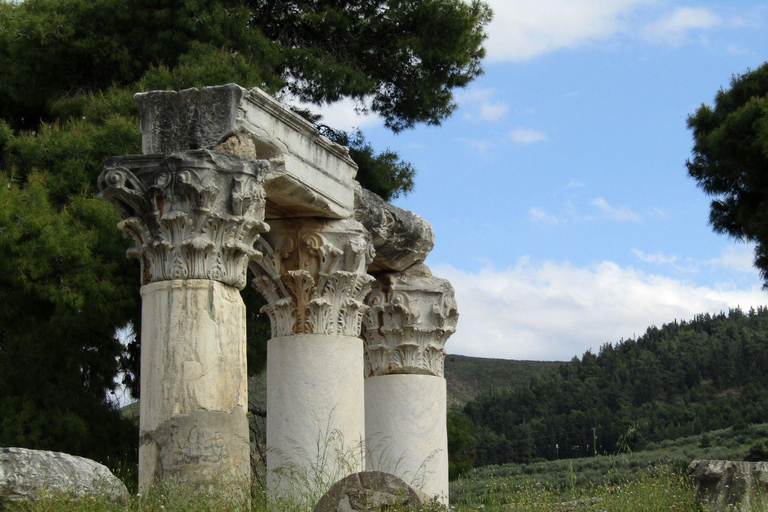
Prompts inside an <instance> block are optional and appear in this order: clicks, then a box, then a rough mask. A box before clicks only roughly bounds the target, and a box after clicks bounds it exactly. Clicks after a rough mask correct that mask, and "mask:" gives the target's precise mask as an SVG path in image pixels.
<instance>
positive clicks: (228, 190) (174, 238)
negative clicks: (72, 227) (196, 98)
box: [99, 150, 269, 289]
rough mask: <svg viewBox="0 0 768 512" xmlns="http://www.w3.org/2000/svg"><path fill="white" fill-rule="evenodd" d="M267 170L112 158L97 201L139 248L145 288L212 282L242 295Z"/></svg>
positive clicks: (261, 165) (238, 161)
mask: <svg viewBox="0 0 768 512" xmlns="http://www.w3.org/2000/svg"><path fill="white" fill-rule="evenodd" d="M268 165H269V164H268V163H267V162H265V161H259V160H256V161H250V160H245V159H242V158H239V157H235V156H231V155H225V154H222V153H215V152H212V151H207V150H194V151H186V152H182V153H175V154H172V155H170V156H163V155H145V156H139V155H135V156H126V157H119V158H114V159H112V160H110V161H109V162H107V165H106V166H105V168H104V171H103V172H102V173H101V176H99V190H100V191H101V193H100V194H99V197H100V198H102V199H105V200H108V201H110V202H111V203H112V204H113V205H114V206H115V208H116V209H117V211H118V212H119V213H120V215H121V216H122V217H123V220H122V221H121V222H120V224H118V227H119V228H120V230H122V231H125V232H127V233H128V234H130V235H131V236H132V237H133V239H134V241H135V242H136V245H135V247H133V248H132V249H130V250H129V251H128V256H131V257H136V258H138V259H139V260H140V261H141V280H142V284H148V283H151V282H155V281H168V280H172V279H210V280H214V281H220V282H222V283H225V284H228V285H231V286H235V287H237V288H239V289H242V288H243V287H244V286H245V283H246V272H247V268H248V261H249V260H250V259H251V258H257V257H259V256H260V253H259V252H258V251H256V249H254V244H255V243H256V240H257V239H258V237H259V234H260V233H263V232H265V231H267V230H268V229H269V227H268V226H267V225H266V224H265V223H264V203H265V196H264V189H263V187H262V181H263V179H262V171H263V170H264V169H265V167H266V166H268Z"/></svg>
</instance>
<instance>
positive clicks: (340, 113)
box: [280, 95, 382, 132]
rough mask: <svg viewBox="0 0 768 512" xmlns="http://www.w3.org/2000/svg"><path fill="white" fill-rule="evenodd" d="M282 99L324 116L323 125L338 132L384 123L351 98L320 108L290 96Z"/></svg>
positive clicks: (363, 105)
mask: <svg viewBox="0 0 768 512" xmlns="http://www.w3.org/2000/svg"><path fill="white" fill-rule="evenodd" d="M280 99H281V101H283V102H285V103H287V104H289V105H294V106H296V107H299V108H305V109H308V110H310V111H311V112H314V113H315V114H320V115H321V116H322V120H321V123H323V124H326V125H328V126H330V127H331V128H334V129H336V130H343V131H347V132H349V131H352V130H353V129H355V128H364V127H366V126H371V125H375V124H380V123H381V122H382V121H381V118H380V117H379V116H378V115H376V114H371V113H366V106H365V104H363V103H360V102H357V101H355V100H353V99H349V98H344V99H342V100H339V101H336V102H334V103H326V104H323V105H320V106H318V105H313V104H311V103H303V102H301V101H298V100H297V99H296V98H292V97H290V96H288V95H284V96H283V97H282V98H280Z"/></svg>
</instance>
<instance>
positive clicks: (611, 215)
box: [592, 197, 640, 222]
mask: <svg viewBox="0 0 768 512" xmlns="http://www.w3.org/2000/svg"><path fill="white" fill-rule="evenodd" d="M592 205H593V206H595V207H596V208H597V209H598V210H600V212H602V214H603V216H604V217H605V218H608V219H612V220H618V221H626V220H628V221H632V222H640V215H638V214H637V213H635V212H634V211H632V209H631V208H629V207H628V206H619V207H618V208H616V207H613V206H611V205H610V204H608V201H606V200H605V199H603V198H602V197H596V198H595V199H593V200H592Z"/></svg>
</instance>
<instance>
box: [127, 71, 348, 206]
mask: <svg viewBox="0 0 768 512" xmlns="http://www.w3.org/2000/svg"><path fill="white" fill-rule="evenodd" d="M134 97H135V99H136V101H137V102H138V103H139V106H140V108H141V136H142V151H143V153H144V154H153V153H160V154H168V153H174V152H180V151H187V150H190V149H213V150H216V151H222V152H227V153H234V154H237V155H239V156H242V157H245V158H250V159H257V158H258V159H275V165H272V166H271V168H272V171H271V173H270V174H269V175H267V176H265V183H264V189H265V191H266V193H267V197H268V205H267V218H275V217H285V216H291V217H309V216H314V217H326V218H337V219H338V218H348V217H351V216H352V211H353V208H354V186H353V185H354V183H355V179H354V178H355V174H356V173H357V165H356V164H355V162H354V161H353V160H352V159H351V158H350V157H349V150H348V149H347V148H345V147H343V146H340V145H338V144H336V143H334V142H331V141H330V140H329V139H327V138H326V137H323V136H322V135H320V133H319V132H318V131H317V129H316V128H315V127H314V125H312V123H310V122H308V121H306V120H305V119H303V118H302V117H301V116H299V115H297V114H295V113H294V112H291V111H290V110H288V109H286V108H285V107H284V106H282V105H281V104H280V103H279V102H277V101H276V100H275V99H273V98H272V97H270V96H269V95H268V94H267V93H265V92H264V91H261V90H260V89H257V88H254V89H245V88H243V87H240V86H239V85H236V84H227V85H220V86H214V87H203V88H202V89H186V90H183V91H180V92H175V91H152V92H146V93H139V94H136V95H135V96H134Z"/></svg>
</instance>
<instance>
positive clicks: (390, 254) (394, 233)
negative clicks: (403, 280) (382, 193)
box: [355, 184, 435, 273]
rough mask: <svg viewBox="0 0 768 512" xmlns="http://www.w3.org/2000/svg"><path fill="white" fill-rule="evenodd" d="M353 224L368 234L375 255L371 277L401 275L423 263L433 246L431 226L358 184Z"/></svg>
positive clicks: (417, 216) (433, 236) (433, 233)
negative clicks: (378, 274) (387, 273)
mask: <svg viewBox="0 0 768 512" xmlns="http://www.w3.org/2000/svg"><path fill="white" fill-rule="evenodd" d="M355 220H357V221H358V222H359V223H360V224H362V225H363V226H364V227H365V229H367V230H368V232H369V233H370V234H371V241H372V242H373V248H374V250H375V251H376V255H375V256H374V258H373V263H371V265H370V266H369V267H368V271H369V272H371V273H378V272H383V271H387V272H402V271H404V270H407V269H409V268H411V267H413V266H415V265H418V264H420V263H424V260H425V259H426V258H427V255H428V254H429V252H430V251H431V250H432V248H433V247H434V246H435V232H434V230H433V229H432V225H431V224H430V223H429V222H427V221H426V220H424V219H422V218H421V217H420V216H419V215H417V214H415V213H413V212H412V211H410V210H404V209H402V208H398V207H397V206H393V205H391V204H389V203H388V202H386V201H384V200H383V199H382V198H380V197H379V196H377V195H376V194H374V193H373V192H371V191H369V190H366V189H364V188H363V187H362V186H360V184H356V188H355Z"/></svg>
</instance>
